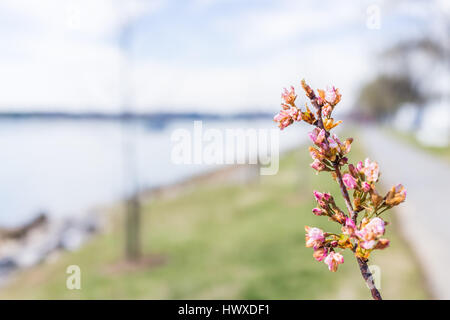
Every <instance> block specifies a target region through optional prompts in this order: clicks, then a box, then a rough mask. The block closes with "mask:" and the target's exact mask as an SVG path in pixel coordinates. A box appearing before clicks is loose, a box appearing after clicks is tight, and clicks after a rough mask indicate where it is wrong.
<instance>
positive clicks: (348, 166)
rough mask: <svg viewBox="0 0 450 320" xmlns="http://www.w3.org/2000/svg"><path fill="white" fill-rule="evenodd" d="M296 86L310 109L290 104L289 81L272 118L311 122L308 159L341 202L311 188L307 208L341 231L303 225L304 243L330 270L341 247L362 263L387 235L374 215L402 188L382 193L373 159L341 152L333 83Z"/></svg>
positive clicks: (398, 198) (347, 145)
mask: <svg viewBox="0 0 450 320" xmlns="http://www.w3.org/2000/svg"><path fill="white" fill-rule="evenodd" d="M301 86H302V88H303V89H304V91H305V93H306V96H307V97H308V98H309V100H310V103H311V105H312V106H313V109H315V112H312V111H311V110H310V108H309V106H308V105H307V104H306V109H305V110H301V109H300V108H298V107H297V106H296V104H295V101H296V99H297V95H296V93H295V89H294V87H291V88H290V90H287V89H284V91H283V93H282V95H281V97H282V103H281V106H282V110H281V111H280V112H279V113H278V114H277V115H276V116H275V118H274V120H275V121H276V122H277V123H278V126H279V127H280V129H284V128H286V127H288V126H289V125H291V124H293V123H294V122H299V121H302V120H303V121H304V122H306V123H308V124H310V125H312V126H314V128H313V129H312V131H311V132H309V134H308V136H309V138H310V140H311V141H312V143H313V144H314V146H311V147H309V153H310V155H311V158H312V159H313V162H312V163H311V167H312V168H313V169H314V170H315V171H316V173H319V172H330V173H331V176H332V178H333V179H334V180H335V181H336V182H338V184H339V187H340V190H341V194H342V197H343V199H344V202H345V205H346V208H347V213H344V211H343V210H341V209H340V208H339V207H338V206H337V204H336V202H335V200H334V198H333V196H332V195H331V194H330V193H326V192H319V191H314V193H313V194H314V198H315V200H316V202H317V206H316V207H315V208H313V209H312V213H313V214H314V215H316V216H327V217H328V218H329V219H330V220H332V221H334V222H336V223H338V224H340V225H341V228H340V230H341V233H327V232H324V231H323V230H321V229H319V228H316V227H309V226H306V227H305V230H306V247H308V248H312V249H313V250H314V253H313V257H314V258H315V259H316V260H317V261H323V262H324V263H325V264H326V265H327V266H328V269H329V270H330V271H333V272H334V271H336V270H337V269H338V266H339V265H340V264H342V263H344V257H343V256H342V254H341V253H340V252H338V251H339V250H345V249H349V250H350V251H352V252H353V254H354V255H355V256H356V258H357V259H358V261H359V262H360V268H361V266H364V264H366V263H367V261H368V258H369V256H370V254H371V252H372V251H373V250H377V249H384V248H386V247H388V246H389V240H388V239H386V238H383V236H384V234H385V228H386V225H387V224H388V222H386V221H385V220H383V219H382V218H381V217H380V215H381V214H382V213H384V212H385V211H386V210H388V209H390V208H392V207H394V206H396V205H398V204H400V203H402V202H403V201H405V199H406V189H405V188H404V187H403V185H401V184H399V185H396V186H394V187H392V188H391V189H390V190H389V191H388V192H387V194H385V195H384V196H382V195H380V193H379V192H378V191H377V188H376V183H377V182H378V180H379V177H380V169H379V166H378V163H377V162H375V161H371V160H370V159H369V158H367V159H365V161H364V162H362V161H359V162H358V163H357V164H356V165H354V164H352V163H349V160H348V158H347V154H348V153H349V152H350V151H351V145H352V142H353V139H352V138H348V139H346V140H345V141H344V142H342V141H341V140H340V139H339V138H338V136H337V135H336V134H335V133H331V132H330V131H331V130H332V129H333V128H334V127H336V126H337V125H339V124H340V123H342V121H334V119H333V118H332V113H333V110H334V108H335V106H336V105H337V104H338V103H339V102H340V100H341V94H340V93H339V90H338V89H336V88H335V87H334V86H329V87H327V89H326V90H320V89H319V90H317V93H316V92H315V91H314V90H312V89H311V87H310V86H309V85H307V84H306V82H305V81H304V80H302V82H301ZM349 192H351V196H350V194H349ZM358 218H359V219H358ZM366 266H367V265H366ZM362 268H364V267H362ZM361 272H362V274H363V276H364V275H366V274H367V270H365V271H364V272H363V269H361ZM366 278H367V277H365V279H366ZM366 281H369V280H366ZM372 287H373V286H372ZM375 291H376V289H375ZM372 295H373V296H374V298H376V297H378V296H379V294H378V295H377V294H376V293H374V292H372ZM380 298H381V296H380Z"/></svg>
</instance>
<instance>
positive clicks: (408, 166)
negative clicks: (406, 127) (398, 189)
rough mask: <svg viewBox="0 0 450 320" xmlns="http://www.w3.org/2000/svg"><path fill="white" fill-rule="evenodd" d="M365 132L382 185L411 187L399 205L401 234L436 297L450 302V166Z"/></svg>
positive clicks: (376, 133)
mask: <svg viewBox="0 0 450 320" xmlns="http://www.w3.org/2000/svg"><path fill="white" fill-rule="evenodd" d="M360 132H363V139H364V142H365V143H366V144H367V150H368V155H369V157H370V158H371V160H376V161H377V162H378V163H379V165H380V171H381V173H382V175H381V183H382V184H383V185H385V186H386V187H389V186H392V185H395V184H398V183H402V184H403V185H404V186H405V187H406V189H407V192H408V195H407V198H406V202H404V203H402V204H401V205H400V206H399V207H397V208H398V210H397V212H398V216H399V220H400V222H401V225H402V229H403V230H402V231H403V233H404V235H405V236H406V237H407V238H408V239H409V241H410V244H411V245H412V246H413V249H414V250H415V251H416V254H417V256H418V258H419V259H420V262H421V264H422V266H423V269H424V272H425V277H426V279H427V281H428V284H429V286H430V289H431V291H432V293H433V295H434V297H435V298H437V299H450V248H449V247H448V244H450V212H449V211H450V210H449V209H450V187H449V185H450V164H448V163H447V162H445V161H444V160H441V159H439V158H436V157H433V156H432V155H429V154H426V153H425V152H423V151H421V150H418V149H417V148H414V147H412V146H409V145H405V144H402V143H400V142H399V141H398V140H395V139H393V138H392V137H390V136H388V135H386V134H384V133H382V132H380V131H379V130H378V129H376V128H370V127H369V128H364V129H363V130H361V131H360ZM446 202H447V203H449V204H448V205H446V204H445V203H446ZM398 271H399V272H401V270H398Z"/></svg>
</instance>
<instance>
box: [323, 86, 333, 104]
mask: <svg viewBox="0 0 450 320" xmlns="http://www.w3.org/2000/svg"><path fill="white" fill-rule="evenodd" d="M325 100H327V101H328V102H329V103H331V104H334V102H335V100H336V88H335V87H334V86H333V87H331V86H328V87H327V90H326V91H325Z"/></svg>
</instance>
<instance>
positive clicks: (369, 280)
mask: <svg viewBox="0 0 450 320" xmlns="http://www.w3.org/2000/svg"><path fill="white" fill-rule="evenodd" d="M314 101H316V100H314ZM317 109H318V113H319V114H321V113H322V107H320V106H319V107H318V108H317ZM317 127H318V128H320V129H323V130H325V136H329V132H328V131H327V130H326V129H325V128H324V126H323V121H322V117H319V118H318V121H317ZM326 141H327V144H328V145H329V143H328V140H326ZM333 167H334V172H336V179H337V181H338V183H339V188H340V189H341V193H342V197H343V198H344V202H345V206H346V207H347V210H348V212H349V214H350V218H351V219H352V220H353V222H354V223H355V224H356V220H357V217H358V214H357V213H355V211H354V210H353V206H352V203H351V201H350V196H349V194H348V191H347V188H346V187H345V185H344V181H343V180H342V174H341V170H340V169H339V163H338V162H337V163H334V164H333ZM356 260H357V261H358V265H359V270H360V271H361V275H362V276H363V278H364V280H365V282H366V284H367V285H368V287H369V289H370V292H371V294H372V297H373V298H374V299H375V300H382V298H381V294H380V292H379V291H378V289H377V288H376V286H375V283H374V281H373V277H372V273H371V272H370V270H369V266H368V265H367V262H366V261H364V260H362V259H361V258H358V257H356Z"/></svg>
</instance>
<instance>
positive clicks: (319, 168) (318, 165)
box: [310, 159, 325, 171]
mask: <svg viewBox="0 0 450 320" xmlns="http://www.w3.org/2000/svg"><path fill="white" fill-rule="evenodd" d="M310 166H311V168H313V169H314V170H317V171H322V170H323V169H325V165H324V164H323V163H322V162H321V161H320V160H318V159H315V160H314V162H313V163H311V164H310Z"/></svg>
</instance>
